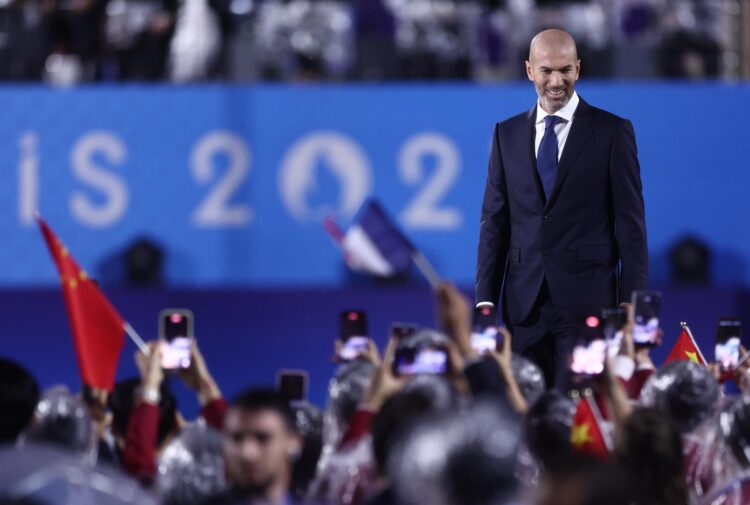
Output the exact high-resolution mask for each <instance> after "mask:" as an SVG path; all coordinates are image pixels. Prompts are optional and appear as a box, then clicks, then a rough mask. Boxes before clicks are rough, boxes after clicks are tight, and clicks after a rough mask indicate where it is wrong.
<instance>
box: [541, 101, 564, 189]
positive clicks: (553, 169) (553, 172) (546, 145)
mask: <svg viewBox="0 0 750 505" xmlns="http://www.w3.org/2000/svg"><path fill="white" fill-rule="evenodd" d="M560 119H561V118H560V117H558V116H547V117H545V118H544V136H543V137H542V143H541V144H539V152H537V154H536V169H537V170H538V171H539V177H540V178H541V179H542V186H543V187H544V196H545V197H546V198H547V200H549V194H550V193H551V192H552V187H553V186H554V185H555V177H556V176H557V166H558V163H557V135H555V125H556V124H557V123H558V121H559V120H560Z"/></svg>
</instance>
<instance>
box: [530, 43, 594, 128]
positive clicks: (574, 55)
mask: <svg viewBox="0 0 750 505" xmlns="http://www.w3.org/2000/svg"><path fill="white" fill-rule="evenodd" d="M580 70H581V60H579V59H578V51H577V49H576V43H575V41H574V40H573V37H571V36H570V34H568V33H567V32H564V31H562V30H554V29H553V30H545V31H543V32H540V33H538V34H537V35H536V36H535V37H534V38H533V39H532V40H531V45H530V47H529V59H528V60H526V75H527V76H528V78H529V80H530V81H532V82H533V83H534V87H535V88H536V92H537V95H539V103H540V104H541V105H542V108H543V109H544V110H545V111H546V112H547V113H549V114H554V113H555V112H557V111H559V110H560V109H562V108H563V107H565V106H566V105H567V104H568V102H569V101H570V99H571V97H572V96H573V91H574V90H575V83H576V81H577V80H578V75H579V73H580Z"/></svg>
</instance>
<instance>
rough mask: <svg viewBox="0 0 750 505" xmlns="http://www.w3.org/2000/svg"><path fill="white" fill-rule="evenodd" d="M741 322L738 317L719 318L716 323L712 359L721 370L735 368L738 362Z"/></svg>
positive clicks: (726, 370) (725, 370)
mask: <svg viewBox="0 0 750 505" xmlns="http://www.w3.org/2000/svg"><path fill="white" fill-rule="evenodd" d="M741 343H742V322H741V321H740V320H739V319H733V318H721V319H719V320H718V322H717V323H716V347H715V350H714V359H715V360H716V362H717V363H718V364H719V369H720V370H721V371H722V372H728V371H731V370H734V369H735V368H737V366H738V365H739V363H740V344H741Z"/></svg>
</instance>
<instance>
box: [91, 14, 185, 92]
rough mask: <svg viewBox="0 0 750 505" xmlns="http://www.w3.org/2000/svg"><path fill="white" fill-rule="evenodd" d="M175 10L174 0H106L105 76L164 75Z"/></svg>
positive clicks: (157, 77)
mask: <svg viewBox="0 0 750 505" xmlns="http://www.w3.org/2000/svg"><path fill="white" fill-rule="evenodd" d="M176 14H177V0H110V1H109V2H108V3H107V7H106V19H105V27H104V32H105V40H106V44H107V50H108V52H109V56H110V58H109V65H108V67H107V69H106V70H105V74H106V75H105V78H106V79H107V80H119V81H155V80H160V79H164V78H165V76H166V69H167V57H168V54H169V46H170V43H171V40H172V35H173V33H174V27H175V18H176Z"/></svg>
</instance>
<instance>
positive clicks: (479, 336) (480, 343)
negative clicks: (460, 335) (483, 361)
mask: <svg viewBox="0 0 750 505" xmlns="http://www.w3.org/2000/svg"><path fill="white" fill-rule="evenodd" d="M500 338H502V335H501V334H500V333H499V332H498V331H497V309H495V307H492V306H489V305H483V306H481V307H477V308H475V309H474V318H473V323H472V331H471V347H472V348H474V351H476V352H477V353H479V354H485V353H488V352H492V351H494V350H495V349H497V346H498V344H499V343H500V342H498V339H500Z"/></svg>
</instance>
